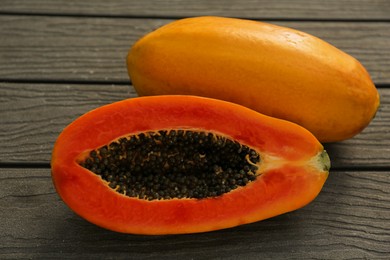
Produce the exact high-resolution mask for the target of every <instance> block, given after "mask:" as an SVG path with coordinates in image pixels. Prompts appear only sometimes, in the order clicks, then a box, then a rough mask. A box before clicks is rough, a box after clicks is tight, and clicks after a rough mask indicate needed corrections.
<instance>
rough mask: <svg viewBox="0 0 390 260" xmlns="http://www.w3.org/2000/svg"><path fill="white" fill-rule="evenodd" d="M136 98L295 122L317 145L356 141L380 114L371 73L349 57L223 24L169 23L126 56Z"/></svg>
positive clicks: (277, 33)
mask: <svg viewBox="0 0 390 260" xmlns="http://www.w3.org/2000/svg"><path fill="white" fill-rule="evenodd" d="M127 69H128V73H129V76H130V79H131V81H132V83H133V85H134V87H135V89H136V91H137V93H138V94H139V95H141V96H149V95H167V94H181V95H197V96H204V97H211V98H216V99H221V100H226V101H230V102H234V103H238V104H241V105H244V106H246V107H249V108H251V109H253V110H256V111H258V112H260V113H262V114H266V115H269V116H272V117H277V118H281V119H285V120H288V121H292V122H295V123H297V124H299V125H301V126H303V127H305V128H306V129H308V130H309V131H311V132H312V133H313V134H314V135H315V136H316V137H317V139H318V140H319V141H320V142H335V141H341V140H345V139H348V138H351V137H353V136H354V135H356V134H358V133H360V132H361V131H362V130H363V129H364V128H365V127H366V126H367V125H368V124H369V123H370V121H371V120H372V118H373V117H374V115H375V112H376V111H377V109H378V106H379V103H380V102H379V94H378V91H377V90H376V88H375V86H374V84H373V82H372V80H371V78H370V75H369V73H368V72H367V70H366V69H365V68H364V67H363V65H362V64H361V63H360V62H359V61H358V60H356V59H355V58H354V57H352V56H350V55H348V54H347V53H345V52H343V51H341V50H339V49H337V48H336V47H334V46H332V45H330V44H329V43H327V42H325V41H323V40H321V39H319V38H317V37H315V36H312V35H309V34H307V33H304V32H301V31H298V30H294V29H291V28H286V27H281V26H277V25H272V24H267V23H262V22H257V21H249V20H242V19H234V18H223V17H194V18H187V19H181V20H177V21H174V22H172V23H169V24H167V25H165V26H162V27H161V28H158V29H157V30H155V31H153V32H151V33H149V34H147V35H145V36H144V37H142V38H141V39H140V40H138V41H137V42H136V43H135V44H134V45H133V46H132V47H131V48H130V50H129V53H128V56H127Z"/></svg>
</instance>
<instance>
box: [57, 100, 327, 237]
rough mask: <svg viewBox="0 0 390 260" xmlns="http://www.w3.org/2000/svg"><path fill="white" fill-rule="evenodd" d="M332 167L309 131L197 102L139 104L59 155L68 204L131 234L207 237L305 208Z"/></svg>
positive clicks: (101, 115)
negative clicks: (184, 234)
mask: <svg viewBox="0 0 390 260" xmlns="http://www.w3.org/2000/svg"><path fill="white" fill-rule="evenodd" d="M329 168H330V160H329V156H328V155H327V153H326V151H325V150H324V148H323V146H322V145H321V143H320V142H319V141H318V140H317V139H316V138H315V137H314V136H313V135H312V134H311V133H310V132H309V131H308V130H306V129H304V128H303V127H301V126H299V125H297V124H295V123H292V122H288V121H285V120H281V119H276V118H272V117H268V116H265V115H263V114H260V113H258V112H256V111H253V110H251V109H249V108H246V107H244V106H241V105H238V104H235V103H231V102H226V101H222V100H216V99H211V98H204V97H198V96H190V95H183V96H180V95H177V96H176V95H172V96H170V95H163V96H152V97H137V98H133V99H126V100H122V101H119V102H116V103H112V104H108V105H105V106H102V107H99V108H96V109H94V110H92V111H90V112H87V113H86V114H84V115H82V116H80V117H79V118H77V119H76V120H74V121H73V122H72V123H71V124H69V125H68V126H67V127H66V128H65V129H64V130H63V131H62V133H61V134H60V135H59V137H58V139H57V141H56V143H55V145H54V148H53V152H52V160H51V172H52V180H53V183H54V186H55V188H56V191H57V192H58V194H59V195H60V197H61V198H62V200H63V201H64V202H65V204H67V205H68V206H69V208H70V209H72V210H73V211H74V212H75V213H77V214H78V215H79V216H81V217H82V218H85V219H86V220H88V221H90V222H91V223H94V224H96V225H98V226H100V227H103V228H106V229H109V230H113V231H116V232H122V233H131V234H146V235H157V234H159V235H162V234H182V233H197V232H207V231H212V230H218V229H224V228H230V227H235V226H238V225H243V224H248V223H252V222H256V221H260V220H263V219H267V218H270V217H273V216H276V215H280V214H283V213H286V212H290V211H293V210H296V209H298V208H301V207H303V206H305V205H307V204H308V203H309V202H311V201H312V200H313V199H314V198H315V197H316V196H317V195H318V194H319V192H320V191H321V189H322V187H323V185H324V183H325V181H326V179H327V176H328V174H329Z"/></svg>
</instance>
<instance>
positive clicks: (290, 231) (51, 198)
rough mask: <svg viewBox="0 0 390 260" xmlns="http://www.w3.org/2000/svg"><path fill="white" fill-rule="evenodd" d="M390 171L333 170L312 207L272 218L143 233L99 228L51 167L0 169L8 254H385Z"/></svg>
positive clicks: (389, 237) (389, 233)
mask: <svg viewBox="0 0 390 260" xmlns="http://www.w3.org/2000/svg"><path fill="white" fill-rule="evenodd" d="M389 185H390V175H389V174H388V173H386V172H331V174H330V176H329V179H328V181H327V183H326V184H325V186H324V189H323V191H322V192H321V193H320V195H319V196H318V197H317V198H316V199H315V200H314V201H313V202H312V203H311V204H309V205H308V206H306V207H304V208H303V209H300V210H297V211H295V212H291V213H287V214H284V215H281V216H278V217H275V218H272V219H269V220H265V221H262V222H257V223H253V224H248V225H244V226H240V227H236V228H231V229H226V230H221V231H216V232H209V233H202V234H189V235H171V236H137V235H125V234H118V233H114V232H110V231H107V230H104V229H101V228H99V227H97V226H95V225H93V224H90V223H88V222H87V221H85V220H83V219H81V218H80V217H78V216H77V215H75V214H74V213H73V212H72V211H71V210H70V209H69V208H68V207H67V206H66V205H65V204H64V203H63V202H62V201H61V200H60V198H59V197H58V195H57V194H56V192H55V190H54V188H53V185H52V182H51V178H50V170H49V169H4V168H2V169H1V168H0V209H1V210H0V219H1V220H2V221H1V222H0V230H2V232H1V233H0V257H1V258H2V259H11V258H12V259H15V258H18V259H24V258H28V259H30V258H34V259H35V258H37V259H58V258H64V257H66V258H72V259H76V258H77V259H80V258H82V259H90V258H94V257H97V256H99V258H101V257H109V258H110V259H122V258H126V259H138V258H148V259H150V258H153V259H157V258H158V259H168V258H172V257H173V258H175V259H194V258H195V259H204V258H205V257H206V258H207V259H210V258H218V259H219V258H229V259H231V258H234V259H248V258H256V259H257V258H261V257H266V258H272V259H274V258H277V259H285V258H288V259H290V258H294V259H308V258H310V259H311V258H315V259H336V258H337V259H346V258H348V259H350V258H368V259H379V258H382V259H385V258H386V257H387V256H388V255H389V254H390V248H389V246H388V245H389V241H390V225H389V223H390V215H389V211H390V207H389V205H390V203H389V202H390V200H389V198H390V196H389V195H390V194H389V189H388V187H389Z"/></svg>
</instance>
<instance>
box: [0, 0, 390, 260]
mask: <svg viewBox="0 0 390 260" xmlns="http://www.w3.org/2000/svg"><path fill="white" fill-rule="evenodd" d="M200 15H220V16H230V17H241V18H249V19H256V20H262V21H268V22H270V23H274V24H279V25H284V26H288V27H293V28H296V29H299V30H303V31H306V32H308V33H311V34H314V35H316V36H319V37H320V38H323V39H324V40H326V41H328V42H330V43H332V44H334V45H335V46H337V47H339V48H340V49H342V50H344V51H346V52H347V53H349V54H351V55H353V56H355V57H356V58H357V59H359V60H360V61H361V62H362V63H363V65H364V66H365V67H366V68H367V69H368V71H369V72H370V74H371V76H372V78H373V80H374V81H375V84H376V86H377V88H378V89H379V92H380V95H381V107H380V109H379V111H378V113H377V116H376V118H375V120H374V121H373V122H372V123H371V124H370V125H369V127H367V128H366V129H365V130H364V132H362V133H361V134H359V135H357V136H356V137H354V138H352V139H350V140H347V141H344V142H340V143H334V144H326V145H325V146H326V149H327V150H328V152H329V154H330V156H331V158H332V163H333V168H332V170H331V173H330V176H329V179H328V181H327V183H326V185H325V187H324V189H323V191H322V192H321V194H320V195H319V196H318V197H317V198H316V200H315V201H313V202H312V203H311V204H310V205H308V206H306V207H304V208H303V209H300V210H298V211H295V212H291V213H288V214H284V215H281V216H278V217H275V218H272V219H269V220H265V221H262V222H257V223H253V224H249V225H245V226H240V227H237V228H232V229H226V230H221V231H216V232H209V233H203V234H190V235H180V236H177V235H170V236H137V235H126V234H118V233H114V232H110V231H107V230H104V229H101V228H99V227H97V226H94V225H92V224H90V223H88V222H86V221H85V220H83V219H81V218H80V217H78V216H77V215H75V214H74V213H73V212H72V211H71V210H70V209H69V208H68V207H67V206H66V205H65V204H64V203H63V202H62V201H61V199H60V198H59V197H58V195H57V193H56V192H55V190H54V187H53V184H52V181H51V177H50V165H49V162H50V158H51V150H52V148H53V144H54V142H55V140H56V138H57V136H58V134H59V133H60V132H61V130H62V129H63V128H64V127H65V126H66V125H67V124H69V123H70V122H71V121H72V120H74V119H75V118H76V117H78V116H79V115H81V114H83V113H85V112H87V111H88V110H90V109H93V108H96V107H98V106H101V105H103V104H107V103H111V102H114V101H117V100H121V99H124V98H128V97H134V96H136V93H135V91H134V89H133V88H132V86H131V83H130V81H129V79H128V76H127V73H126V67H125V56H126V54H127V51H128V49H129V48H130V46H131V45H132V44H133V43H134V41H135V40H137V39H138V38H139V37H141V36H142V35H144V34H146V33H148V32H150V31H152V30H153V29H155V28H157V27H159V26H161V25H163V24H166V23H168V22H171V21H172V20H175V19H178V18H182V17H188V16H200ZM0 33H1V40H0V101H1V103H0V143H1V146H0V208H1V210H0V220H1V221H0V259H9V258H23V259H24V258H37V259H57V258H75V259H90V258H93V259H95V258H109V259H120V258H135V259H138V258H147V259H155V258H156V259H157V258H159V259H160V258H165V259H187V258H189V259H204V258H213V259H214V258H217V259H218V258H227V259H256V258H259V259H260V258H297V259H305V258H318V259H346V258H369V259H378V258H383V259H385V258H386V259H389V257H390V197H389V194H390V1H387V0H356V1H348V0H329V1H322V0H315V1H310V0H297V1H266V0H257V1H253V0H229V1H215V0H188V1H180V0H172V1H164V0H162V1H149V0H143V1H131V0H130V1H129V0H128V1H125V0H116V1H103V0H93V1H75V0H72V1H65V0H55V1H54V0H53V1H44V0H32V1H23V0H1V2H0Z"/></svg>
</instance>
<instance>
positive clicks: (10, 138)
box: [0, 83, 390, 168]
mask: <svg viewBox="0 0 390 260" xmlns="http://www.w3.org/2000/svg"><path fill="white" fill-rule="evenodd" d="M379 92H380V95H381V98H382V99H381V107H380V109H379V111H378V113H377V116H376V118H375V119H374V121H373V122H372V123H371V124H370V125H369V126H368V127H367V128H366V129H365V130H364V131H363V132H362V133H361V134H359V135H357V136H355V137H354V138H352V139H350V140H347V141H344V142H340V143H334V144H327V145H326V146H325V147H326V149H327V150H328V152H329V155H330V157H331V159H332V165H333V167H335V168H340V167H358V166H359V167H388V166H390V132H389V131H388V129H389V124H390V89H379ZM135 96H136V93H135V91H134V89H133V88H132V87H131V86H130V85H129V86H127V85H104V84H102V85H77V84H15V83H0V143H1V144H2V145H1V146H0V154H1V156H0V163H22V162H23V163H48V162H49V161H50V158H51V151H52V148H53V145H54V142H55V140H56V138H57V136H58V134H59V133H60V132H61V131H62V129H63V128H64V127H65V126H66V125H68V124H69V123H70V122H72V121H73V120H74V119H76V118H77V117H78V116H80V115H81V114H84V113H85V112H87V111H89V110H91V109H93V108H96V107H98V106H102V105H104V104H108V103H111V102H115V101H119V100H122V99H125V98H130V97H135Z"/></svg>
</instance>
